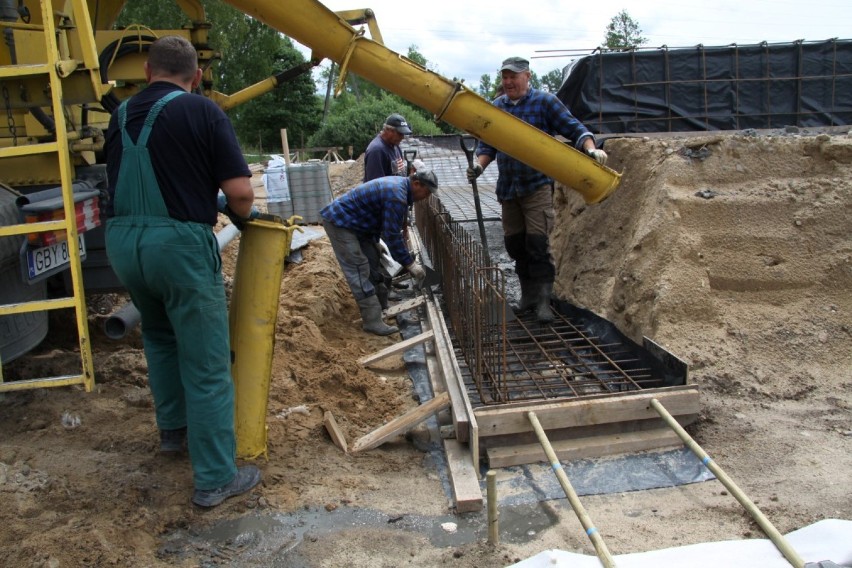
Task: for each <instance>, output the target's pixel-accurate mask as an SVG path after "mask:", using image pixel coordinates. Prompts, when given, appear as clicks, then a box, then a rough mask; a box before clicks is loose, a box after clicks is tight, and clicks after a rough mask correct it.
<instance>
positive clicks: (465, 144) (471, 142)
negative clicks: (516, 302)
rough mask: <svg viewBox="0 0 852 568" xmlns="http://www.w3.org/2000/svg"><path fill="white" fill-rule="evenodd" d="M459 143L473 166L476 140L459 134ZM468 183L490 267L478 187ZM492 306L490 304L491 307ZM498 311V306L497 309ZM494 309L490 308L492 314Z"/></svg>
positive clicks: (508, 315) (508, 311) (509, 314)
mask: <svg viewBox="0 0 852 568" xmlns="http://www.w3.org/2000/svg"><path fill="white" fill-rule="evenodd" d="M459 144H460V145H461V149H462V150H464V155H465V156H467V165H468V167H470V168H472V167H473V151H474V150H475V149H476V144H477V140H476V138H474V137H473V136H467V135H464V136H460V137H459ZM470 185H471V186H472V187H473V204H474V205H475V206H476V222H477V224H478V225H479V238H480V239H481V240H482V255H483V258H484V259H485V266H488V267H491V266H493V265H492V264H491V255H490V254H489V253H488V238H487V237H486V236H485V222H484V221H483V220H482V205H480V203H479V189H478V188H477V187H476V178H474V179H472V180H470ZM502 304H503V315H504V317H505V320H506V321H507V322H510V321H514V320H515V319H517V317H516V316H515V312H513V311H512V308H510V307H509V306H508V304H506V302H505V300H504V301H503V302H502ZM493 307H494V306H492V308H493ZM497 311H498V312H499V308H498V309H497ZM493 313H494V311H493V310H492V314H493Z"/></svg>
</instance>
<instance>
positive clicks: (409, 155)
mask: <svg viewBox="0 0 852 568" xmlns="http://www.w3.org/2000/svg"><path fill="white" fill-rule="evenodd" d="M402 156H403V157H404V158H405V175H407V176H410V175H411V168H412V164H413V163H414V158H416V157H417V150H406V151H404V152H403V153H402Z"/></svg>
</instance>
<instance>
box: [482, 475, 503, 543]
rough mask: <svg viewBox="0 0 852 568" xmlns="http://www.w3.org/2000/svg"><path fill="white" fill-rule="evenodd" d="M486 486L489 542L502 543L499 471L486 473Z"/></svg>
mask: <svg viewBox="0 0 852 568" xmlns="http://www.w3.org/2000/svg"><path fill="white" fill-rule="evenodd" d="M485 487H486V491H487V495H486V499H488V544H490V545H491V546H498V545H499V544H500V516H499V513H498V512H497V472H496V471H494V470H493V469H492V470H489V471H488V473H486V474H485Z"/></svg>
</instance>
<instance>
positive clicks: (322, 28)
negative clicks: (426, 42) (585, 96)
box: [226, 0, 620, 203]
mask: <svg viewBox="0 0 852 568" xmlns="http://www.w3.org/2000/svg"><path fill="white" fill-rule="evenodd" d="M226 2H227V3H228V4H231V5H232V6H234V7H235V8H237V9H239V10H241V11H242V12H244V13H245V14H248V15H249V16H252V17H253V18H256V19H257V20H260V21H261V22H263V23H265V24H267V25H268V26H270V27H272V28H274V29H276V30H278V31H280V32H282V33H283V34H285V35H287V36H289V37H291V38H293V39H295V40H296V41H298V42H299V43H301V44H303V45H306V46H308V47H310V48H311V49H312V50H313V55H314V57H315V58H328V59H331V60H332V61H334V62H336V63H338V64H339V65H340V70H341V76H343V75H345V74H346V73H347V72H350V71H351V72H353V73H356V74H357V75H359V76H361V77H363V78H364V79H366V80H368V81H370V82H372V83H375V84H376V85H378V86H379V87H381V88H383V89H385V90H387V91H390V92H392V93H395V94H397V95H399V96H401V97H403V98H404V99H406V100H408V101H410V102H412V103H414V104H416V105H417V106H419V107H422V108H424V109H426V110H428V111H429V112H431V113H433V114H434V115H435V119H436V120H443V121H445V122H447V123H449V124H452V125H453V126H455V127H457V128H460V129H462V130H464V131H465V132H468V133H470V134H472V135H474V136H475V137H477V138H479V139H480V140H484V141H485V142H486V143H488V144H490V145H492V146H494V147H495V148H497V149H498V150H501V151H503V152H505V153H507V154H509V155H510V156H512V157H514V158H516V159H518V160H520V161H522V162H524V163H526V164H528V165H529V166H531V167H533V168H535V169H536V170H539V171H541V172H543V173H544V174H546V175H548V176H550V177H551V178H553V179H555V180H557V181H559V182H561V183H563V184H565V185H566V186H568V187H571V188H573V189H575V190H577V191H578V192H580V193H581V194H582V195H583V198H584V199H585V201H586V202H587V203H597V202H599V201H601V200H603V199H604V198H606V197H607V196H608V195H609V194H610V193H612V192H613V191H614V190H615V188H616V187H618V183H619V181H620V175H619V174H618V173H616V172H614V171H612V170H610V169H608V168H606V167H604V166H601V165H599V164H598V163H597V162H595V161H594V160H591V159H589V158H587V157H586V156H584V155H583V154H582V153H580V152H578V151H576V150H574V149H573V148H571V147H569V146H567V145H566V144H564V143H562V142H560V141H558V140H556V139H555V138H553V137H552V136H550V135H548V134H545V133H544V132H542V131H541V130H539V129H537V128H535V127H533V126H530V125H529V124H527V123H525V122H524V121H522V120H520V119H518V118H516V117H514V116H512V115H510V114H508V113H506V112H503V111H502V110H500V109H497V108H496V107H494V106H493V105H491V103H490V102H488V101H486V100H485V99H483V98H482V97H480V96H479V95H478V94H477V93H475V92H473V91H471V90H470V89H468V88H467V87H465V86H464V85H463V84H461V83H459V82H456V81H450V80H449V79H446V78H444V77H442V76H440V75H438V74H437V73H434V72H432V71H429V70H428V69H425V68H423V67H422V66H420V65H418V64H417V63H415V62H413V61H411V60H410V59H408V58H406V57H404V56H402V55H400V54H398V53H396V52H394V51H391V50H390V49H388V48H387V47H385V46H384V45H382V44H381V43H378V42H376V41H373V40H371V39H368V38H366V37H364V36H363V35H362V34H361V33H359V32H358V30H356V29H355V28H353V27H352V26H350V25H349V24H348V23H347V22H346V20H345V19H343V17H342V16H341V15H338V14H336V13H335V12H332V11H331V10H329V9H328V8H326V7H325V6H324V5H322V4H321V3H320V2H318V1H316V0H288V1H287V2H281V1H280V0H268V1H267V0H226Z"/></svg>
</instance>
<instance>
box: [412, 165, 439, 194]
mask: <svg viewBox="0 0 852 568" xmlns="http://www.w3.org/2000/svg"><path fill="white" fill-rule="evenodd" d="M413 176H414V179H415V180H416V181H419V182H420V183H422V184H424V185H426V187H428V188H429V192H430V193H435V192H436V191H438V178H437V177H436V176H435V172H433V171H432V170H427V169H425V168H423V169H420V170H417V171H416V172H414V174H413Z"/></svg>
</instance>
